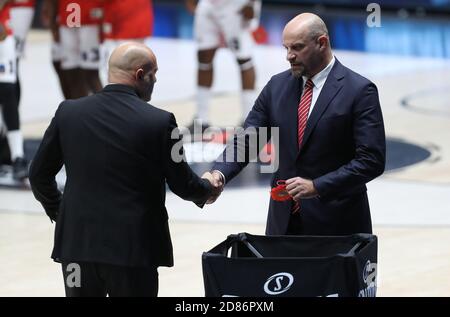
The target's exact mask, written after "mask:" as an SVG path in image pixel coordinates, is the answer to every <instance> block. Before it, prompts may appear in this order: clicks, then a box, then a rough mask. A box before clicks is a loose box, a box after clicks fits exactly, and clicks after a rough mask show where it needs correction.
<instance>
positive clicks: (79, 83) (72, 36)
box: [59, 26, 88, 99]
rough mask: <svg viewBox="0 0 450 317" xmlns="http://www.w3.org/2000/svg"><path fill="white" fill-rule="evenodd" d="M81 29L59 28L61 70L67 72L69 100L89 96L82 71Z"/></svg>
mask: <svg viewBox="0 0 450 317" xmlns="http://www.w3.org/2000/svg"><path fill="white" fill-rule="evenodd" d="M79 29H80V28H68V27H65V26H61V27H60V28H59V33H60V43H61V51H62V61H61V69H62V70H63V71H64V72H65V78H66V80H67V85H68V87H69V91H68V95H69V96H68V97H69V98H68V99H76V98H80V97H84V96H87V95H88V89H87V86H86V83H85V81H84V74H83V71H82V69H81V53H80V34H79Z"/></svg>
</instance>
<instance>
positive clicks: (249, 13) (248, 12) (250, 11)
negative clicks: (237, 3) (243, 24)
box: [240, 0, 255, 21]
mask: <svg viewBox="0 0 450 317" xmlns="http://www.w3.org/2000/svg"><path fill="white" fill-rule="evenodd" d="M240 13H241V14H242V16H243V17H244V19H245V20H247V21H250V20H251V19H253V18H254V17H255V0H249V1H247V4H246V5H244V6H243V7H242V9H241V11H240Z"/></svg>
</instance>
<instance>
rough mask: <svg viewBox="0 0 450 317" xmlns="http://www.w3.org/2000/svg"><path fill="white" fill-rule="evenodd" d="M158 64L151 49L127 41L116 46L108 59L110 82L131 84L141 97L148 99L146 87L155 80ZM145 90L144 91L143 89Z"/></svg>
mask: <svg viewBox="0 0 450 317" xmlns="http://www.w3.org/2000/svg"><path fill="white" fill-rule="evenodd" d="M157 70H158V65H157V61H156V56H155V54H154V53H153V51H152V50H151V49H150V48H149V47H147V46H146V45H144V44H141V43H135V42H129V43H125V44H122V45H120V46H118V47H117V48H116V49H115V50H114V51H113V53H112V54H111V57H110V59H109V71H108V80H109V82H110V83H115V84H123V85H128V86H132V87H133V88H135V90H136V92H138V93H139V95H140V97H141V98H142V99H148V100H150V99H149V98H150V97H151V92H150V96H148V91H147V90H148V89H149V88H150V87H149V85H151V90H153V85H154V83H155V82H156V77H155V74H156V71H157ZM144 90H146V91H144Z"/></svg>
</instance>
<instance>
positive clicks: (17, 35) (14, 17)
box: [10, 7, 34, 104]
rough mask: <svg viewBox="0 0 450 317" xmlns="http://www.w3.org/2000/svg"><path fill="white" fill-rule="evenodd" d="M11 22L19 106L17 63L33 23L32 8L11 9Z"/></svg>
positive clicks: (17, 91) (22, 53)
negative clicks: (15, 56)
mask: <svg viewBox="0 0 450 317" xmlns="http://www.w3.org/2000/svg"><path fill="white" fill-rule="evenodd" d="M10 14H11V20H10V25H11V29H12V30H13V34H14V39H15V41H16V54H17V82H16V97H17V103H18V104H20V97H21V86H20V75H19V61H20V59H21V58H22V57H23V56H24V52H25V41H26V37H27V34H28V31H29V30H30V27H31V22H32V21H33V15H34V8H31V7H13V8H11V11H10Z"/></svg>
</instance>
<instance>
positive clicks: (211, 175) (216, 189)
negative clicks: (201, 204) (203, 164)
mask: <svg viewBox="0 0 450 317" xmlns="http://www.w3.org/2000/svg"><path fill="white" fill-rule="evenodd" d="M202 178H203V179H206V180H208V181H209V182H210V183H211V186H212V188H213V190H212V192H211V196H210V197H209V198H208V200H207V201H206V204H207V205H210V204H212V203H214V202H215V201H216V200H217V198H219V196H220V194H221V193H222V191H223V188H224V186H225V180H224V179H223V176H222V174H221V173H219V172H218V171H212V172H206V173H205V174H203V176H202Z"/></svg>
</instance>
